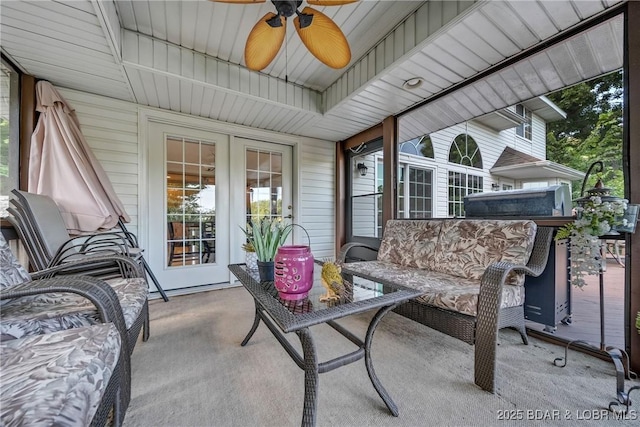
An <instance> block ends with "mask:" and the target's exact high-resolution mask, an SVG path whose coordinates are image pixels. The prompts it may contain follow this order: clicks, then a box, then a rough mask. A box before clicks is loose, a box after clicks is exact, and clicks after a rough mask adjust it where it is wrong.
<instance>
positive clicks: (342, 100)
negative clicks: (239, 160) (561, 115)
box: [0, 0, 624, 140]
mask: <svg viewBox="0 0 640 427" xmlns="http://www.w3.org/2000/svg"><path fill="white" fill-rule="evenodd" d="M622 2H624V0H576V1H574V0H571V1H564V0H513V1H472V0H471V1H468V0H431V1H428V2H421V1H370V0H361V1H359V2H357V3H352V4H348V5H344V6H332V7H317V9H319V10H321V11H322V12H323V13H325V14H327V15H328V16H329V17H331V18H332V19H333V20H334V21H335V22H336V23H337V24H338V25H339V26H340V27H341V29H342V30H343V32H344V33H345V35H346V36H347V39H348V40H349V43H350V46H351V50H352V60H351V63H350V64H349V65H348V66H347V67H345V68H344V69H341V70H334V69H331V68H328V67H327V66H325V65H323V64H321V63H320V62H319V61H318V60H316V59H315V58H314V57H313V56H312V55H311V54H310V53H309V52H308V51H307V50H306V48H305V47H304V46H303V45H302V43H301V41H300V39H299V37H298V35H297V33H296V32H295V30H294V29H293V25H292V23H288V27H287V36H286V48H285V47H283V48H282V49H281V51H280V52H279V54H278V56H277V57H276V59H275V60H274V61H273V62H272V63H271V64H270V65H269V66H268V67H267V68H266V69H264V70H263V71H262V72H254V71H250V70H248V69H247V68H245V67H244V59H243V52H244V44H245V41H246V38H247V35H248V34H249V32H250V31H251V28H252V27H253V25H254V24H255V22H256V21H257V20H258V19H259V18H260V17H262V16H263V15H264V14H266V13H267V12H269V11H273V10H274V7H273V5H272V3H271V2H266V3H263V4H245V5H243V4H227V3H216V2H211V1H207V0H198V1H196V0H185V1H161V0H118V1H113V0H67V1H51V0H32V1H17V0H2V2H0V41H1V42H2V51H3V52H4V53H5V54H6V55H7V56H8V57H9V58H10V59H12V60H13V61H14V62H15V63H16V64H17V65H18V66H19V67H20V68H21V69H22V70H23V71H24V72H26V73H28V74H31V75H34V76H35V77H37V78H41V79H46V80H49V81H51V82H52V83H53V84H54V85H57V86H62V87H67V88H71V89H77V90H81V91H85V92H89V93H95V94H99V95H104V96H108V97H112V98H117V99H122V100H127V101H131V102H136V103H138V104H141V105H148V106H153V107H158V108H164V109H167V110H172V111H178V112H182V113H186V114H193V115H196V116H202V117H209V118H212V119H216V120H222V121H227V122H231V123H237V124H242V125H247V126H251V127H255V128H261V129H268V130H273V131H277V132H284V133H289V134H293V135H303V136H309V137H315V138H321V139H328V140H341V139H345V138H347V137H349V136H352V135H353V134H355V133H357V132H360V131H362V130H364V129H367V128H369V127H371V126H373V125H375V124H378V123H380V122H381V121H382V120H383V119H384V118H385V117H388V116H390V115H394V114H398V113H399V112H402V111H404V110H406V109H408V108H410V107H411V106H413V105H416V104H417V103H420V102H422V101H424V100H425V99H429V98H431V97H434V96H437V95H438V94H439V93H440V92H442V91H443V90H446V89H448V88H451V87H452V86H455V85H458V84H460V83H461V82H464V81H465V80H467V79H470V78H473V77H474V76H477V75H478V74H479V73H481V72H483V71H485V70H487V69H488V68H490V67H492V66H494V65H496V64H498V63H500V62H502V61H505V60H507V59H509V58H510V57H512V56H514V55H516V54H519V53H521V52H522V51H525V50H528V49H531V48H533V47H535V46H537V45H539V44H540V43H544V42H545V41H546V40H548V39H549V38H551V37H554V36H556V35H558V34H559V33H562V32H563V31H567V30H570V29H571V28H573V27H574V26H575V25H577V24H579V23H580V22H582V21H584V20H586V19H590V18H592V17H594V16H597V15H599V14H602V13H603V12H605V11H606V10H607V9H609V8H611V7H613V6H616V5H618V4H620V3H622ZM303 7H304V4H303ZM621 66H622V19H621V17H617V18H614V19H612V20H610V21H608V22H605V23H602V24H600V25H598V26H597V27H594V28H592V29H591V30H590V31H589V32H588V33H584V34H581V35H577V36H575V37H574V38H572V39H570V40H567V41H566V42H564V43H563V44H562V45H560V46H556V47H553V48H551V49H548V50H545V51H543V52H541V53H538V54H536V55H535V56H533V57H531V58H529V59H528V60H526V61H523V62H520V63H517V64H515V65H512V66H510V67H508V68H506V69H504V70H502V71H501V72H500V73H499V74H495V75H492V76H490V77H487V78H484V79H481V80H477V81H475V82H474V83H473V84H472V85H470V86H468V87H466V88H464V89H462V90H458V91H455V92H453V93H451V94H449V95H447V96H445V97H441V98H439V99H437V101H435V102H434V103H432V104H430V105H429V106H427V107H425V108H421V109H417V110H414V111H413V112H412V113H411V114H409V115H407V116H406V117H404V118H403V119H402V121H401V127H400V129H401V135H400V136H401V138H403V139H409V138H410V137H413V136H417V134H420V135H421V134H424V133H425V131H426V132H432V131H435V130H438V129H441V128H443V127H447V126H449V125H452V124H455V123H458V122H461V121H464V120H468V119H471V118H473V117H477V116H481V115H484V114H486V113H488V112H490V111H493V110H496V109H501V108H504V107H506V106H508V105H513V104H514V103H516V102H520V101H523V100H527V99H531V98H533V97H535V96H537V95H542V94H545V93H548V92H549V91H551V90H555V89H557V88H559V87H562V86H565V85H569V84H573V83H576V82H579V81H581V80H585V79H588V78H590V77H593V76H594V75H598V74H600V73H604V72H607V71H612V70H615V69H617V68H620V67H621ZM416 76H417V77H422V78H423V79H424V83H423V84H422V86H420V87H419V88H418V89H416V90H412V91H407V90H405V89H402V83H403V82H404V81H405V80H407V79H409V78H412V77H416Z"/></svg>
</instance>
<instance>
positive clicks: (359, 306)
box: [229, 264, 421, 426]
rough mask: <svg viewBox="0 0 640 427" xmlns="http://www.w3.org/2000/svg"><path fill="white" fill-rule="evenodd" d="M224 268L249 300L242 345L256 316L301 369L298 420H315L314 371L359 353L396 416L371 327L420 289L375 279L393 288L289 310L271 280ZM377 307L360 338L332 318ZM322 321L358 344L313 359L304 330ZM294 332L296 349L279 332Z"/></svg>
mask: <svg viewBox="0 0 640 427" xmlns="http://www.w3.org/2000/svg"><path fill="white" fill-rule="evenodd" d="M229 270H230V271H231V273H233V275H234V276H236V277H237V278H238V280H239V281H240V282H241V283H242V285H243V286H244V287H245V289H247V290H248V291H249V293H250V294H251V296H252V297H253V299H254V303H255V318H254V321H253V325H252V326H251V329H250V330H249V333H248V334H247V336H246V337H245V338H244V340H243V341H242V344H241V345H242V346H244V345H246V344H247V343H248V342H249V340H250V339H251V337H252V336H253V334H254V332H255V331H256V329H257V328H258V325H259V324H260V321H262V322H263V323H264V324H265V325H266V326H267V328H269V330H270V331H271V333H272V334H273V335H274V337H275V338H276V339H277V340H278V342H279V343H280V345H281V346H282V348H283V349H284V350H285V351H286V352H287V354H289V356H290V357H291V358H292V359H293V361H294V362H295V363H296V365H298V367H299V368H300V369H302V370H304V389H305V393H304V408H303V413H302V426H314V425H315V424H316V410H317V403H318V402H317V397H318V376H319V374H322V373H325V372H329V371H332V370H334V369H337V368H339V367H341V366H344V365H348V364H350V363H353V362H356V361H358V360H360V359H362V358H363V357H364V359H365V365H366V368H367V373H368V374H369V379H370V380H371V383H372V384H373V387H374V388H375V389H376V391H377V392H378V394H379V395H380V397H381V398H382V400H383V401H384V403H385V405H386V406H387V408H388V409H389V411H390V412H391V414H393V415H394V416H396V417H397V416H398V407H397V406H396V404H395V403H394V401H393V400H392V399H391V396H390V395H389V393H388V392H387V391H386V390H385V388H384V387H383V385H382V383H381V382H380V380H379V379H378V377H377V375H376V373H375V370H374V368H373V361H372V359H371V342H372V340H373V333H374V332H375V329H376V327H377V326H378V324H379V323H380V320H382V318H383V317H384V315H385V314H387V313H388V312H389V311H391V310H393V309H394V308H395V307H396V306H398V305H399V304H401V303H403V302H406V301H408V300H409V299H412V298H415V297H417V296H419V295H420V294H421V292H420V291H418V290H415V289H410V288H405V287H399V286H397V285H392V284H390V283H384V282H380V283H382V284H383V285H386V286H390V287H392V288H394V289H396V291H395V292H391V293H388V294H384V295H381V296H378V297H375V298H371V299H367V300H362V301H355V302H349V303H344V304H339V305H336V306H333V307H327V308H324V309H322V310H318V311H314V312H309V313H302V314H293V313H292V312H291V311H289V310H288V309H287V308H286V307H285V306H284V305H283V304H282V303H281V302H280V301H278V300H277V299H276V298H275V297H274V296H273V294H272V292H269V290H270V289H271V290H274V289H275V288H273V284H272V282H262V283H260V282H259V281H257V280H256V279H255V278H254V277H253V276H252V275H251V274H250V273H249V272H247V270H246V269H245V268H244V264H232V265H229ZM375 308H378V312H377V313H376V314H375V316H374V317H373V318H372V319H371V322H370V323H369V327H368V329H367V333H366V335H365V338H364V341H362V340H361V339H360V338H358V337H357V336H355V335H354V334H353V333H351V332H350V331H348V330H347V329H345V328H344V327H342V326H341V325H339V324H338V323H336V322H335V321H334V320H336V319H339V318H342V317H346V316H350V315H353V314H357V313H362V312H365V311H368V310H372V309H375ZM322 323H325V324H327V325H329V326H331V327H332V328H333V329H335V330H336V331H337V332H339V333H340V334H341V335H342V336H344V337H345V338H347V339H348V340H349V341H351V342H352V343H354V344H355V345H356V346H358V349H357V350H355V351H353V352H351V353H347V354H344V355H342V356H338V357H336V358H334V359H331V360H328V361H326V362H319V361H318V357H317V353H316V347H315V342H314V339H313V336H312V334H311V331H310V329H309V328H310V327H311V326H313V325H318V324H322ZM290 332H295V333H296V335H297V336H298V338H299V339H300V343H301V344H302V352H303V354H302V355H300V353H299V352H298V351H297V350H296V349H295V348H294V347H293V346H292V345H291V343H289V341H288V340H287V339H286V338H285V336H284V334H286V333H290Z"/></svg>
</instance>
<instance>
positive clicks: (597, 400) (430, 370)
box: [125, 287, 640, 427]
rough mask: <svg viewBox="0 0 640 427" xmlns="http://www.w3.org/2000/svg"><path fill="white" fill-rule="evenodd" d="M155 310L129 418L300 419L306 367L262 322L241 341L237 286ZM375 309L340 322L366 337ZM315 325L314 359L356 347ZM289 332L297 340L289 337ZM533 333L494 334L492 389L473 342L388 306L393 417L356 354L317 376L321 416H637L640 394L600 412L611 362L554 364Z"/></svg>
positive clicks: (242, 315) (402, 419) (548, 419)
mask: <svg viewBox="0 0 640 427" xmlns="http://www.w3.org/2000/svg"><path fill="white" fill-rule="evenodd" d="M150 310H151V338H150V339H149V341H148V342H146V343H143V342H140V343H138V345H137V346H136V349H135V351H134V353H133V356H132V363H133V374H132V376H133V378H132V382H133V390H132V401H131V405H130V407H129V410H128V412H127V416H126V418H125V427H133V426H243V427H244V426H296V425H299V424H300V421H301V418H302V401H303V397H302V396H303V392H304V375H303V372H302V371H301V370H300V369H298V367H297V366H296V365H295V364H294V362H293V361H292V360H291V359H290V358H289V356H288V355H287V354H286V353H285V351H284V350H283V349H282V348H281V347H280V345H279V343H278V342H277V341H276V340H275V339H274V338H273V336H272V335H271V333H270V332H269V331H268V330H267V328H266V327H265V326H264V325H261V326H260V327H259V328H258V330H257V332H256V334H255V335H254V336H253V338H252V340H251V341H250V342H249V344H248V345H247V346H246V347H241V346H240V342H241V341H242V339H243V338H244V336H245V335H246V333H247V332H248V330H249V328H250V326H251V324H252V321H253V311H254V307H253V300H252V299H251V297H250V296H249V294H248V293H247V292H246V291H245V290H244V289H243V288H242V287H237V288H228V289H224V290H217V291H210V292H202V293H198V294H192V295H187V296H181V297H172V298H171V300H170V301H169V302H168V303H165V302H162V300H154V301H152V302H151V303H150ZM371 315H372V313H371V314H366V315H359V316H353V317H351V318H347V319H344V321H342V322H340V323H342V324H343V325H346V326H348V327H349V328H350V329H351V330H352V331H354V332H356V333H357V334H359V335H361V336H364V332H365V331H366V327H367V325H368V319H369V317H370V316H371ZM313 331H314V334H315V335H314V336H315V337H316V346H317V348H318V351H319V353H320V361H323V360H326V359H328V358H331V357H334V356H336V355H338V354H339V353H341V352H343V351H348V350H352V349H354V346H353V345H352V344H351V343H350V342H348V341H345V340H344V339H343V338H342V337H340V336H339V335H338V334H337V333H335V332H334V331H333V330H331V329H330V328H328V327H325V326H318V327H314V328H313ZM291 339H292V342H297V337H296V336H295V334H294V335H293V336H292V337H291ZM530 341H531V342H530V344H529V345H528V346H525V345H523V344H522V342H521V341H520V338H519V336H518V334H517V333H515V332H512V331H503V332H501V334H500V346H499V348H498V366H499V368H498V369H499V392H498V393H497V394H495V395H492V394H490V393H487V392H485V391H482V390H480V389H479V388H478V387H477V386H475V385H474V383H473V347H472V346H469V345H467V344H465V343H463V342H461V341H458V340H456V339H454V338H451V337H448V336H446V335H444V334H441V333H439V332H436V331H434V330H432V329H429V328H427V327H425V326H422V325H420V324H417V323H415V322H412V321H410V320H408V319H405V318H403V317H401V316H398V315H396V314H395V313H390V314H389V315H388V316H387V317H385V318H384V319H383V321H382V322H381V324H380V326H379V327H378V329H377V331H376V334H375V337H374V343H373V347H372V352H373V362H374V366H375V368H376V372H377V374H378V376H379V377H380V379H381V381H382V382H383V384H384V385H385V387H386V389H387V391H388V392H389V393H390V394H391V396H392V397H393V399H394V400H395V402H396V404H397V405H398V407H399V411H400V415H399V417H397V418H396V417H393V416H391V415H390V414H389V412H388V411H387V409H386V407H385V406H384V403H383V402H382V400H381V399H380V398H379V397H378V395H377V393H376V392H375V390H374V388H373V386H372V385H371V383H370V381H369V378H368V376H367V373H366V369H365V366H364V361H360V362H356V363H354V364H351V365H348V366H344V367H342V368H339V369H337V370H335V371H332V372H329V373H326V374H322V375H320V386H319V400H318V419H317V424H318V426H443V425H447V426H494V425H568V424H573V425H585V424H589V425H598V426H600V425H616V426H626V425H628V426H632V425H633V426H637V425H638V419H640V414H639V413H640V407H639V406H638V402H640V392H635V393H637V395H636V396H635V400H636V402H635V404H634V406H633V407H632V409H633V411H632V412H630V414H629V415H628V416H627V417H626V418H627V419H626V420H614V419H613V415H612V414H611V413H609V412H608V411H607V410H606V407H607V405H608V403H609V402H610V401H611V400H614V399H615V386H616V382H615V376H614V373H615V371H614V368H613V365H611V364H610V363H607V362H604V361H601V360H598V359H596V358H593V357H590V356H587V355H583V354H580V353H576V352H573V351H571V352H570V353H569V363H568V366H567V367H565V368H559V367H555V366H554V365H553V363H552V362H553V359H554V358H556V357H561V356H563V355H564V348H563V347H559V346H555V345H552V344H549V343H546V342H542V341H539V340H536V339H531V340H530ZM638 384H640V383H639V382H638V381H635V382H633V383H627V388H628V387H630V386H631V385H638ZM633 397H634V396H633V395H632V398H633ZM514 418H515V419H514ZM518 419H519V420H518Z"/></svg>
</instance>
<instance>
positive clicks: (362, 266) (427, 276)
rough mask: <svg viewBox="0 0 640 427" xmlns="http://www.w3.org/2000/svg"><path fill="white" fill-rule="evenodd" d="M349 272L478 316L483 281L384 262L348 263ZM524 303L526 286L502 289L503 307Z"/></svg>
mask: <svg viewBox="0 0 640 427" xmlns="http://www.w3.org/2000/svg"><path fill="white" fill-rule="evenodd" d="M345 269H348V270H351V271H354V272H358V273H363V274H366V275H368V276H371V277H373V278H379V279H385V280H389V281H391V282H393V283H398V284H401V285H404V286H407V287H410V288H414V289H420V290H421V291H423V292H424V294H423V295H421V296H419V297H418V298H416V301H419V302H422V303H425V304H428V305H432V306H436V307H440V308H443V309H446V310H452V311H457V312H460V313H464V314H468V315H470V316H475V315H476V314H477V309H478V295H479V293H480V281H479V280H476V279H467V278H463V277H459V276H453V275H450V274H446V273H440V272H436V271H429V270H426V269H419V268H409V267H406V266H402V265H398V264H394V263H390V262H384V261H362V262H352V263H348V264H346V265H345ZM522 304H524V286H509V285H507V286H503V287H502V305H501V308H506V307H516V306H519V305H522Z"/></svg>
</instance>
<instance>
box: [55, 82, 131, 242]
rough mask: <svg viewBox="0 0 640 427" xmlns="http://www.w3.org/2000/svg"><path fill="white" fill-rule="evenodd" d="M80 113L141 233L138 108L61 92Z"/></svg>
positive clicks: (95, 150) (83, 127)
mask: <svg viewBox="0 0 640 427" xmlns="http://www.w3.org/2000/svg"><path fill="white" fill-rule="evenodd" d="M57 89H58V90H59V91H60V93H61V94H62V96H63V97H64V98H65V99H66V100H67V102H68V103H69V104H70V105H71V106H72V107H73V108H75V110H76V114H77V116H78V121H79V122H80V127H81V130H82V133H83V135H84V137H85V139H86V140H87V143H88V144H89V146H90V147H91V149H92V151H93V153H94V155H95V156H96V158H97V159H98V161H99V162H100V164H101V165H102V167H103V168H104V170H105V172H106V173H107V175H108V176H109V179H110V180H111V183H112V185H113V187H114V189H115V191H116V193H117V194H118V197H119V198H120V200H121V201H122V203H123V204H124V207H125V209H126V211H127V213H128V214H129V216H131V223H130V224H127V228H128V229H129V231H131V232H132V233H137V231H138V173H139V172H138V171H139V168H138V128H137V123H138V110H137V109H138V106H137V105H136V104H132V103H129V102H124V101H118V100H115V99H110V98H105V97H101V96H97V95H92V94H89V93H84V92H78V91H73V90H68V89H64V88H57Z"/></svg>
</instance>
